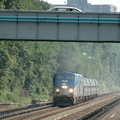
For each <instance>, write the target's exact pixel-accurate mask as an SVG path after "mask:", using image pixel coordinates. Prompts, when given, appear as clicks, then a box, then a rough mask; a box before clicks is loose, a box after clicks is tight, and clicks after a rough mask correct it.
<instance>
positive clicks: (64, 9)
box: [47, 6, 82, 13]
mask: <svg viewBox="0 0 120 120" xmlns="http://www.w3.org/2000/svg"><path fill="white" fill-rule="evenodd" d="M47 11H52V12H78V13H82V10H80V9H78V8H75V7H67V6H57V7H53V8H50V9H48V10H47Z"/></svg>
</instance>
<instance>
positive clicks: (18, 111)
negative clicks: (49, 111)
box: [0, 103, 53, 120]
mask: <svg viewBox="0 0 120 120" xmlns="http://www.w3.org/2000/svg"><path fill="white" fill-rule="evenodd" d="M51 106H53V104H52V103H45V104H38V105H29V106H27V107H19V108H13V109H9V110H1V111H0V120H2V119H7V118H9V119H10V118H11V117H13V116H18V115H22V114H27V113H30V112H34V111H38V110H42V109H46V108H49V107H51Z"/></svg>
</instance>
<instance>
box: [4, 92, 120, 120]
mask: <svg viewBox="0 0 120 120" xmlns="http://www.w3.org/2000/svg"><path fill="white" fill-rule="evenodd" d="M117 99H120V94H119V93H116V94H109V95H106V96H101V97H98V98H96V99H94V100H91V101H88V102H85V103H81V104H78V105H74V106H71V107H65V108H60V107H52V105H51V106H49V107H46V108H44V109H37V108H34V110H31V111H29V112H26V111H21V112H23V113H22V114H19V115H18V114H17V115H13V116H10V117H7V118H3V119H5V120H21V119H24V120H40V119H42V120H55V119H59V120H67V119H69V120H70V119H71V120H73V118H74V119H80V118H82V120H83V118H85V116H87V115H90V114H92V113H93V112H94V111H95V110H98V109H99V108H101V107H103V106H105V105H106V104H108V103H111V102H113V101H115V100H117ZM107 106H108V105H107ZM93 108H95V109H93ZM35 109H36V110H35ZM103 109H104V108H103ZM91 116H93V115H91ZM72 117H73V118H72Z"/></svg>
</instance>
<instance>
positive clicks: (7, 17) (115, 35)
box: [0, 10, 120, 42]
mask: <svg viewBox="0 0 120 120" xmlns="http://www.w3.org/2000/svg"><path fill="white" fill-rule="evenodd" d="M0 40H26V41H27V40H28V41H30V40H35V41H37V40H38V41H76V42H77V41H79V42H81V41H82V42H84V41H93V42H120V14H118V13H115V14H107V13H71V12H70V13H68V12H67V13H66V12H59V13H58V12H57V13H56V12H44V11H18V10H0Z"/></svg>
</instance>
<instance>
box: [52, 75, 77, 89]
mask: <svg viewBox="0 0 120 120" xmlns="http://www.w3.org/2000/svg"><path fill="white" fill-rule="evenodd" d="M61 85H68V86H69V87H74V86H75V85H76V79H75V75H74V74H58V75H55V76H54V86H55V87H60V86H61Z"/></svg>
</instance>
